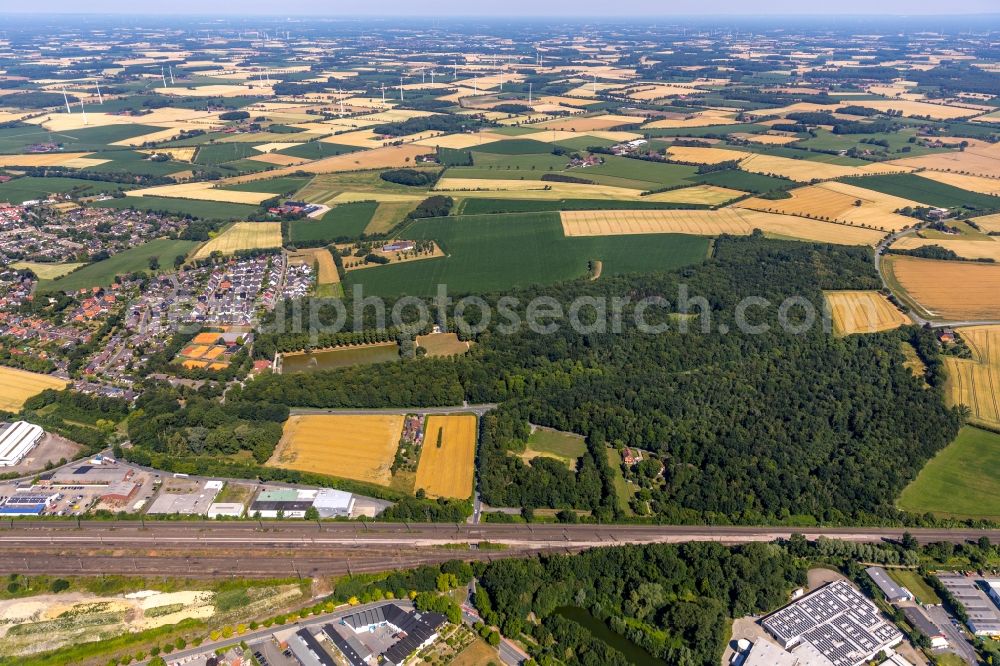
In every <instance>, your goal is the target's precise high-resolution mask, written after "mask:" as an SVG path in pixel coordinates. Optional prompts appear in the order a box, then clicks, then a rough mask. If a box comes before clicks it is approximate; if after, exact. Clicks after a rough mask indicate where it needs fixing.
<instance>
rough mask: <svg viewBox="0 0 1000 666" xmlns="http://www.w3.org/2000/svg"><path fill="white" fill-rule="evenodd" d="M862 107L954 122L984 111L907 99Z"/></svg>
mask: <svg viewBox="0 0 1000 666" xmlns="http://www.w3.org/2000/svg"><path fill="white" fill-rule="evenodd" d="M858 104H859V105H860V106H864V107H867V108H869V109H877V110H878V111H883V112H885V111H888V110H890V109H892V110H893V111H902V112H903V115H904V116H909V117H912V116H928V117H930V118H932V119H934V120H952V119H954V118H966V117H968V116H978V115H980V114H981V113H982V111H980V110H978V109H963V108H961V107H958V106H945V105H944V104H931V103H930V102H916V101H910V100H905V99H886V100H881V99H878V100H871V99H866V100H863V101H861V102H858Z"/></svg>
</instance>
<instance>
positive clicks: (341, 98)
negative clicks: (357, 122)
mask: <svg viewBox="0 0 1000 666" xmlns="http://www.w3.org/2000/svg"><path fill="white" fill-rule="evenodd" d="M337 98H338V99H339V101H340V115H341V116H343V115H344V98H343V97H341V96H340V88H337Z"/></svg>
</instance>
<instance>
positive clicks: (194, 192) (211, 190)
mask: <svg viewBox="0 0 1000 666" xmlns="http://www.w3.org/2000/svg"><path fill="white" fill-rule="evenodd" d="M126 194H127V195H128V196H130V197H172V198H174V199H198V200H199V201H220V202H223V203H237V204H248V205H257V204H259V203H260V202H262V201H266V200H267V199H271V198H273V197H274V195H273V194H270V193H268V192H240V191H236V190H220V189H218V188H216V187H214V186H213V184H212V183H181V184H180V185H161V186H159V187H147V188H144V189H141V190H130V191H129V192H127V193H126Z"/></svg>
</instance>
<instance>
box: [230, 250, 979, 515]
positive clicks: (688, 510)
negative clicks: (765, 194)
mask: <svg viewBox="0 0 1000 666" xmlns="http://www.w3.org/2000/svg"><path fill="white" fill-rule="evenodd" d="M681 285H686V287H687V289H688V291H689V293H690V294H691V295H692V298H693V297H695V296H700V297H702V298H704V299H705V301H704V303H705V307H706V308H707V312H708V313H709V314H710V316H711V326H710V329H709V330H708V331H707V332H703V331H702V330H701V326H700V324H701V322H702V321H703V319H702V318H701V317H698V318H695V319H693V320H687V319H685V318H680V317H678V316H677V312H676V303H675V304H674V306H671V308H668V309H659V310H657V311H655V312H652V311H651V312H647V316H648V319H649V322H650V323H653V324H670V325H671V330H668V331H665V332H661V333H658V334H656V335H651V334H648V333H643V332H640V331H639V330H638V328H637V327H636V325H635V323H634V322H633V320H632V316H631V315H632V314H633V309H632V306H629V307H626V309H625V310H624V316H623V317H622V320H623V326H622V330H621V332H618V333H615V332H611V331H607V332H600V331H593V332H586V333H583V332H577V331H574V330H573V329H572V328H571V327H569V326H565V325H563V326H559V327H557V330H556V331H555V332H553V333H550V334H542V333H534V332H531V331H529V330H527V329H525V328H522V329H521V330H520V331H519V332H518V333H516V334H513V335H510V334H503V333H501V332H500V330H499V329H498V328H497V324H496V323H492V324H491V325H490V326H488V327H487V328H486V330H485V331H483V332H480V333H478V334H475V335H473V336H472V337H473V338H474V341H475V343H476V344H475V345H474V347H473V351H472V352H471V353H470V354H469V355H467V356H465V357H460V358H458V359H454V360H430V359H425V360H418V361H404V362H401V363H398V364H385V365H377V366H369V367H362V368H353V369H348V370H339V371H329V372H319V373H315V374H312V375H309V376H305V377H303V376H300V375H295V376H271V377H264V378H261V379H258V380H255V381H254V382H252V383H250V384H248V385H247V387H246V388H245V389H244V390H243V391H242V395H240V397H239V399H242V400H250V401H255V402H265V403H266V402H274V403H283V404H288V405H301V406H311V407H351V406H354V407H377V406H422V405H452V404H459V403H461V401H462V399H463V398H464V399H465V400H468V401H469V402H473V403H485V402H497V403H502V407H501V408H500V409H499V410H497V411H496V412H495V413H494V414H492V415H490V416H488V417H487V418H484V419H483V420H482V432H481V445H480V448H479V461H478V472H479V482H480V488H481V492H482V497H483V499H484V501H486V502H487V503H488V504H493V505H522V506H531V507H554V508H564V507H575V508H579V509H591V510H593V511H594V512H595V516H596V517H598V518H600V519H606V520H610V519H614V518H620V517H621V509H620V508H619V503H618V502H617V501H616V498H615V490H614V487H613V483H612V474H611V471H612V470H609V469H608V466H607V461H606V457H605V451H606V448H607V446H609V445H613V446H622V445H627V446H633V447H640V448H643V449H647V450H650V451H653V452H655V453H656V454H657V455H658V456H659V457H661V458H662V459H663V460H664V463H665V464H664V470H663V478H664V483H663V484H662V485H661V486H660V487H658V489H656V490H655V492H654V493H653V496H652V498H651V501H650V502H649V510H650V513H651V514H652V515H654V516H656V517H657V518H660V519H663V520H670V521H675V522H686V521H692V522H696V521H697V522H700V521H710V522H711V521H740V522H761V521H764V520H782V519H795V520H823V521H835V522H836V521H845V520H854V521H876V520H892V519H898V518H900V517H901V514H899V512H898V511H897V510H896V509H895V508H894V507H893V505H892V500H893V498H894V497H895V496H896V495H897V494H898V493H899V491H900V490H902V488H903V487H904V486H905V485H906V483H907V482H908V481H909V480H911V479H912V478H914V477H915V475H916V474H917V472H918V471H919V469H920V467H921V466H922V465H923V463H924V462H925V461H926V460H927V459H929V458H930V457H931V456H932V455H933V454H934V453H936V452H937V451H938V450H939V449H941V448H942V447H944V446H945V445H946V444H947V443H948V442H949V441H950V440H951V439H952V438H953V437H954V436H955V434H956V433H957V429H958V426H959V420H960V419H959V416H958V415H957V413H955V412H954V411H952V410H949V409H947V408H946V407H945V406H944V403H943V401H942V398H941V395H940V393H939V389H937V388H931V389H925V388H924V382H923V381H922V379H918V378H915V377H914V376H913V375H912V374H911V373H910V372H909V370H907V369H906V368H905V367H904V366H903V360H904V359H903V356H902V352H901V349H900V342H901V341H902V340H903V339H906V338H907V337H909V336H910V333H906V332H889V333H883V334H876V335H865V336H850V337H846V338H838V337H835V336H833V335H832V334H831V333H829V332H828V331H827V330H824V328H823V327H822V326H821V325H820V324H819V323H818V322H817V323H816V324H815V325H813V326H811V327H809V328H808V329H807V330H804V331H802V332H799V333H796V332H791V331H788V330H784V329H783V328H782V326H781V325H780V323H779V316H780V315H779V307H778V305H779V304H780V303H781V302H782V301H783V300H784V299H785V298H788V297H797V298H801V299H803V302H807V303H809V304H811V307H812V308H814V309H815V310H816V311H820V310H821V309H822V303H823V297H822V293H821V290H822V289H874V288H878V286H879V282H878V278H877V276H876V273H875V271H874V268H873V266H872V261H871V258H870V255H869V253H868V252H866V251H865V250H864V249H863V248H845V247H837V246H822V245H807V244H802V243H794V242H780V241H769V240H765V239H763V238H761V237H749V238H731V237H729V238H727V237H723V238H721V239H720V240H719V241H718V242H717V244H716V249H715V255H714V258H713V259H712V260H711V261H709V262H707V263H706V264H704V265H703V266H700V267H691V268H687V269H683V270H681V271H677V272H674V273H667V274H657V275H647V276H628V277H621V278H612V279H607V280H600V281H597V282H587V281H579V282H571V283H565V284H562V285H557V286H553V287H537V288H530V289H526V290H524V291H522V292H518V293H517V294H516V295H517V296H518V298H519V299H520V301H521V304H522V307H523V305H524V304H526V303H527V302H528V301H530V300H531V299H532V298H534V297H537V296H547V297H550V298H552V299H555V301H556V302H557V303H560V304H563V305H564V306H565V305H567V304H569V303H570V302H571V301H573V299H575V298H578V297H583V296H587V297H592V298H598V299H600V298H608V299H610V298H612V297H628V298H629V299H631V301H632V304H633V306H634V304H635V303H637V302H638V301H639V300H640V299H642V298H643V297H646V296H663V297H665V298H667V299H668V300H671V301H674V300H675V299H677V294H678V290H679V289H680V288H681ZM747 297H756V298H764V299H767V300H768V301H769V302H770V303H771V304H772V305H771V307H767V308H764V307H761V308H757V307H754V308H752V309H751V310H750V311H749V313H748V316H749V319H750V320H752V323H753V324H755V325H762V324H766V325H767V326H768V327H769V329H768V330H767V332H765V333H761V334H756V335H752V334H747V333H740V332H736V331H738V330H739V329H738V327H737V315H736V314H735V313H736V312H737V310H738V306H739V304H740V303H741V301H742V300H743V299H745V298H747ZM498 299H499V295H493V296H488V297H487V298H486V300H487V301H489V302H492V303H496V302H497V300H498ZM697 311H698V309H697V308H695V312H697ZM804 312H805V311H804V310H803V308H801V307H797V308H793V309H792V310H791V311H790V312H789V316H790V317H792V320H793V323H794V322H795V317H796V316H798V317H800V318H801V317H804V316H805V314H804ZM521 314H522V315H523V314H524V313H523V312H521ZM582 314H584V316H586V313H582ZM684 322H687V323H688V324H689V329H690V330H689V331H688V332H686V333H685V332H682V331H681V330H680V328H681V324H682V323H684ZM455 323H456V322H454V321H453V320H450V319H449V321H448V322H447V324H448V326H449V328H455ZM799 323H801V322H799ZM721 328H725V329H727V330H728V331H730V332H728V333H721V332H720V329H721ZM925 352H926V353H928V354H930V353H931V352H930V350H929V349H925ZM237 395H239V394H237ZM528 422H531V423H535V424H538V425H543V426H548V427H552V428H557V429H560V430H566V431H571V432H576V433H579V434H582V435H585V436H586V437H587V442H588V451H589V452H588V454H587V455H584V456H583V457H582V458H581V459H580V460H579V462H578V465H577V469H576V470H572V471H571V470H569V469H560V468H559V467H558V466H556V465H553V464H550V462H547V461H537V462H533V463H532V464H530V465H529V464H527V463H524V462H522V461H521V460H520V459H518V458H516V457H515V456H512V455H509V454H510V453H516V452H517V451H519V450H522V449H523V447H524V440H525V438H526V432H527V431H526V424H527V423H528Z"/></svg>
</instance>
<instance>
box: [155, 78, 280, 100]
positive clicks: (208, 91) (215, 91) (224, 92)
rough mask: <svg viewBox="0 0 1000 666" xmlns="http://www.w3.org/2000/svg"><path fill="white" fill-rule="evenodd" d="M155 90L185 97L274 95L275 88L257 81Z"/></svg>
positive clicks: (162, 93) (163, 93) (164, 93)
mask: <svg viewBox="0 0 1000 666" xmlns="http://www.w3.org/2000/svg"><path fill="white" fill-rule="evenodd" d="M154 90H155V91H156V92H157V93H159V94H161V95H182V96H184V97H241V96H243V95H258V96H261V97H272V96H273V95H274V89H273V88H271V86H262V85H261V84H260V83H259V82H256V81H255V82H253V83H247V84H246V85H242V86H237V85H226V84H221V83H220V84H216V85H210V86H198V87H197V88H189V87H180V86H177V87H175V88H170V87H167V88H154Z"/></svg>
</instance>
